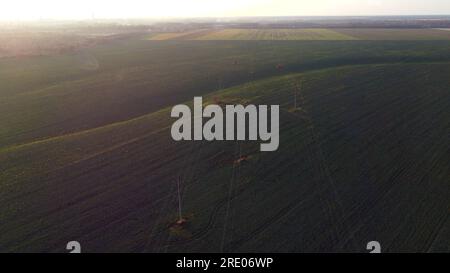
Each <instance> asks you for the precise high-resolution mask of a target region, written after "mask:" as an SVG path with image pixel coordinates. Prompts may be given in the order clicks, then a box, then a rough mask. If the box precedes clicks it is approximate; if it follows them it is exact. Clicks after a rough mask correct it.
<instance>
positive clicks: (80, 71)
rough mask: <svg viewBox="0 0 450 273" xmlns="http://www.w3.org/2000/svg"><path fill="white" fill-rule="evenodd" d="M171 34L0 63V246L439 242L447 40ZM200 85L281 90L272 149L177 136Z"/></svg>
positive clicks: (215, 96) (448, 240) (244, 91)
mask: <svg viewBox="0 0 450 273" xmlns="http://www.w3.org/2000/svg"><path fill="white" fill-rule="evenodd" d="M197 34H198V33H189V34H188V38H189V39H194V38H195V39H197V38H201V37H196V36H198V35H197ZM160 35H162V34H160ZM201 35H205V36H204V38H205V37H209V38H211V39H212V40H215V39H219V37H220V36H222V37H224V36H225V37H227V38H226V39H231V40H233V39H236V37H239V35H244V36H245V37H246V38H245V39H243V40H246V39H249V40H253V39H255V40H259V39H261V40H272V39H271V38H270V37H272V35H275V36H276V35H278V36H277V38H276V39H273V40H279V39H300V40H309V39H311V40H316V39H324V40H342V39H344V40H346V39H345V38H344V37H347V36H345V35H344V34H339V33H338V32H337V31H328V30H314V31H310V30H307V31H306V30H305V31H303V30H302V31H283V32H271V31H269V32H267V31H251V30H249V31H246V32H245V33H242V32H241V31H238V32H234V30H227V31H219V32H211V33H206V32H202V34H201ZM214 35H216V36H214ZM154 37H158V36H154ZM173 37H178V34H177V35H167V36H162V38H161V36H159V38H157V39H160V40H164V41H155V40H148V39H142V37H137V38H129V39H126V40H118V41H114V42H111V43H106V44H101V45H98V46H96V47H92V48H89V49H85V50H83V51H82V52H79V53H71V54H62V55H53V56H36V57H21V58H3V59H0V111H1V112H0V113H1V115H0V189H1V190H0V219H1V221H2V224H1V225H0V234H1V235H0V252H7V251H13V252H20V251H26V252H29V251H48V252H65V251H66V250H65V245H66V243H67V242H68V241H71V240H74V238H76V240H77V241H79V242H80V243H81V244H82V245H83V251H85V252H105V251H112V252H127V251H132V252H183V251H187V252H221V251H224V252H238V251H243V252H253V251H256V252H267V251H271V252H306V251H308V252H320V251H325V252H365V251H366V249H365V247H366V243H367V242H368V241H372V240H377V241H380V242H382V243H383V251H385V252H394V251H395V252H398V251H400V252H416V251H418V252H422V251H423V252H426V251H430V252H439V251H449V248H448V246H449V245H450V233H449V230H450V229H449V227H450V222H449V218H448V211H449V209H450V204H449V202H448V197H449V194H450V192H449V190H448V189H449V188H448V181H449V178H450V168H449V166H450V162H449V158H448V152H449V149H450V147H449V141H448V135H449V130H450V127H449V124H450V117H449V115H448V109H450V97H449V87H450V77H448V75H449V73H450V42H448V41H351V40H348V41H179V40H177V39H175V40H170V39H171V38H173ZM185 37H186V36H185ZM295 37H297V38H295ZM308 37H309V38H308ZM348 37H353V36H352V35H350V34H349V36H348ZM209 38H208V39H209ZM166 39H168V40H166ZM226 39H224V40H226ZM348 39H350V38H348ZM205 40H206V38H205ZM236 40H239V38H238V39H236ZM280 64H282V69H279V65H280ZM297 82H301V83H302V88H301V90H300V93H299V94H298V106H299V107H298V109H293V98H294V90H295V84H296V83H297ZM196 95H202V96H204V101H205V102H206V103H213V102H214V101H216V100H221V101H224V102H230V103H254V104H269V105H273V104H279V105H280V111H281V112H280V148H279V150H278V151H276V152H269V153H262V152H260V151H259V145H258V143H257V142H206V141H196V142H175V141H173V140H172V138H171V136H170V126H171V124H172V122H173V121H174V120H173V119H171V118H170V109H171V107H172V106H173V105H175V104H179V103H188V104H190V103H192V98H193V96H196ZM243 155H245V156H246V157H247V160H246V161H245V162H243V163H236V159H238V158H240V157H241V156H243ZM179 178H181V191H182V199H181V200H182V205H183V215H184V217H185V218H186V219H187V223H186V225H184V226H182V227H178V226H174V225H173V223H174V222H175V221H176V219H177V208H178V200H177V179H179Z"/></svg>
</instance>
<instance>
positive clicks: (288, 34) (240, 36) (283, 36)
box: [149, 28, 450, 41]
mask: <svg viewBox="0 0 450 273" xmlns="http://www.w3.org/2000/svg"><path fill="white" fill-rule="evenodd" d="M149 40H218V41H221V40H241V41H247V40H313V41H321V40H325V41H335V40H450V32H448V31H446V30H444V29H423V28H422V29H406V28H405V29H394V28H393V29H389V28H383V29H380V28H347V29H345V28H332V29H331V28H330V29H324V28H310V29H307V28H303V29H302V28H300V29H264V28H261V29H233V28H227V29H209V30H208V29H206V30H193V31H186V32H172V33H159V34H156V35H152V36H151V37H149Z"/></svg>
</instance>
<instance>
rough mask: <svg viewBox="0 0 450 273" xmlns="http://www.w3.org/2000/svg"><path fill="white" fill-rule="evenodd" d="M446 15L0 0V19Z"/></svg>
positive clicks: (312, 1)
mask: <svg viewBox="0 0 450 273" xmlns="http://www.w3.org/2000/svg"><path fill="white" fill-rule="evenodd" d="M420 14H425V15H431V14H448V15H450V0H161V1H157V0H1V2H0V19H3V20H16V19H20V20H27V19H40V18H45V19H47V18H53V19H85V18H92V17H95V18H136V17H139V18H145V17H228V16H270V15H276V16H280V15H420Z"/></svg>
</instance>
